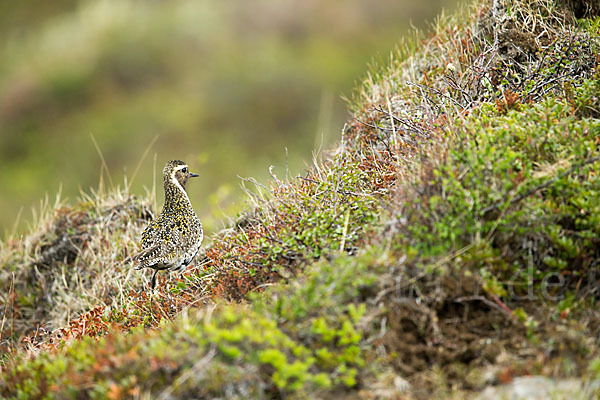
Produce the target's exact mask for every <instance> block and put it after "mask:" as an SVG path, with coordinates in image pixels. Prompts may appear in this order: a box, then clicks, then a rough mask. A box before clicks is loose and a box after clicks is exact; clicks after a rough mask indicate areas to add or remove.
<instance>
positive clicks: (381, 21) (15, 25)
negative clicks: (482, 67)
mask: <svg viewBox="0 0 600 400" xmlns="http://www.w3.org/2000/svg"><path fill="white" fill-rule="evenodd" d="M456 2H457V0H421V1H413V0H399V1H386V0H344V1H342V0H330V1H316V0H281V1H271V0H256V1H252V2H248V1H242V0H237V1H227V2H224V1H221V2H218V1H206V0H172V1H150V0H138V1H132V0H101V1H100V0H94V1H77V0H53V1H47V2H41V1H32V0H24V1H18V2H8V1H5V2H1V3H0V38H1V42H0V46H1V47H0V187H1V189H0V190H1V194H0V209H1V210H2V213H0V234H1V235H3V236H6V235H9V234H11V232H13V227H14V228H15V232H16V233H21V232H23V231H24V230H25V229H26V228H27V226H28V222H29V221H31V212H32V211H31V210H32V208H34V207H36V206H37V205H38V204H39V201H40V199H41V198H43V197H44V196H45V195H46V194H48V195H49V197H50V198H51V199H53V198H54V196H55V194H56V193H57V192H58V191H59V188H62V197H63V198H67V199H69V200H71V201H73V200H74V198H76V196H77V195H78V194H79V192H80V190H84V191H89V190H90V187H98V183H99V179H100V174H101V172H102V169H101V165H102V164H101V159H100V156H99V155H98V152H97V150H96V147H95V144H94V140H95V141H96V142H97V144H98V147H99V148H100V150H101V153H102V155H103V157H104V158H105V160H106V164H107V166H108V170H109V172H110V175H111V178H112V180H113V182H115V185H116V184H119V185H123V182H124V176H128V177H129V178H130V179H131V178H132V175H133V173H134V171H135V169H136V167H137V166H138V164H139V163H140V161H141V160H142V155H143V154H144V152H145V151H146V149H148V148H149V152H148V156H147V157H146V158H145V159H144V160H143V162H142V163H141V165H140V169H139V173H138V174H137V175H136V176H135V179H134V180H133V182H132V185H131V190H132V191H133V192H134V193H140V194H143V193H144V191H145V189H144V188H150V187H152V184H153V179H154V174H155V172H156V179H157V185H158V189H159V190H157V194H158V202H159V205H160V203H161V202H162V189H161V185H162V177H161V176H160V171H161V169H162V166H163V165H164V163H165V162H166V161H168V160H170V159H175V158H177V159H182V160H185V161H187V162H188V163H189V164H190V166H191V168H192V170H193V171H196V172H198V173H200V178H198V179H197V180H195V181H192V183H191V184H190V185H189V187H188V188H189V194H190V198H191V199H192V203H193V205H194V207H195V209H196V211H197V213H198V214H199V216H200V217H201V219H202V220H203V222H204V225H205V228H206V230H207V233H208V234H210V233H211V232H214V231H215V230H218V229H220V228H221V227H222V222H221V221H222V220H223V219H224V218H223V215H224V214H228V215H231V214H233V213H234V212H235V211H236V210H235V207H239V206H233V205H232V204H233V201H234V199H236V198H238V197H239V194H240V192H241V189H240V180H239V178H238V175H240V176H244V177H249V176H251V177H255V178H257V179H258V180H259V181H265V180H266V178H267V177H268V168H269V166H270V165H274V166H275V173H276V174H277V175H278V176H279V177H283V176H285V170H286V162H287V164H289V171H290V174H291V175H297V174H299V173H301V172H302V171H303V169H304V168H305V165H306V164H305V163H307V162H310V161H311V159H312V154H313V151H315V149H319V148H321V147H322V148H327V146H329V145H331V143H332V142H334V141H335V140H338V138H339V132H340V130H341V128H342V126H343V123H344V121H346V120H347V119H348V117H349V115H348V113H347V111H346V107H345V104H344V101H343V100H342V96H343V95H350V94H351V92H352V89H353V87H354V86H355V85H356V84H357V82H359V81H360V79H362V77H363V76H364V75H365V73H366V70H367V65H368V64H369V63H370V62H372V61H379V60H383V61H384V60H385V59H386V58H387V57H388V54H389V52H390V50H391V49H392V48H393V47H394V45H395V44H396V43H397V42H398V41H399V40H400V37H401V36H403V35H406V34H408V33H409V32H410V30H411V24H412V25H413V26H416V27H424V26H425V25H426V22H432V21H433V20H434V18H435V16H436V15H438V14H439V13H440V12H441V10H442V8H444V9H446V10H449V9H452V8H453V7H454V6H455V3H456ZM155 138H156V140H155V141H154V139H155ZM150 144H152V145H151V147H149V145H150ZM286 148H287V149H288V156H287V161H286V150H285V149H286ZM155 158H156V171H155ZM105 181H108V179H106V178H105ZM238 204H239V203H238ZM20 212H21V214H22V215H21V217H20V218H18V219H17V215H19V213H20ZM17 220H18V222H17Z"/></svg>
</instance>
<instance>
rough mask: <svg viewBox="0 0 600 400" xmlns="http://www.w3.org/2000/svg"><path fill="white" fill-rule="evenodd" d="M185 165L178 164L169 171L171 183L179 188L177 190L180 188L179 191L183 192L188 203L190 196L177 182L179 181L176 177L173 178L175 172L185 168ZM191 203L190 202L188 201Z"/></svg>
mask: <svg viewBox="0 0 600 400" xmlns="http://www.w3.org/2000/svg"><path fill="white" fill-rule="evenodd" d="M186 167H187V165H180V166H179V167H177V168H175V169H174V170H173V172H171V182H173V184H174V185H175V186H176V187H177V188H179V190H181V193H183V195H184V196H185V198H186V199H187V201H188V203H190V198H189V197H188V195H187V193H186V191H185V189H184V188H183V187H182V186H181V184H180V183H179V181H178V180H177V178H175V172H177V171H180V170H182V169H183V168H186ZM190 204H191V203H190Z"/></svg>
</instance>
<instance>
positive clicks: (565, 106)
mask: <svg viewBox="0 0 600 400" xmlns="http://www.w3.org/2000/svg"><path fill="white" fill-rule="evenodd" d="M598 54H600V10H598V8H597V7H596V6H595V3H594V2H586V1H577V2H575V1H573V2H558V1H553V0H536V1H521V0H494V1H477V2H475V3H474V4H473V6H472V7H471V8H469V9H468V10H465V12H463V13H461V14H457V15H456V16H449V17H443V18H440V20H439V21H438V22H437V24H436V25H435V27H434V30H433V32H432V33H431V34H429V35H427V36H423V37H421V38H418V39H417V40H415V41H414V42H410V43H408V44H406V45H403V46H400V47H399V49H398V51H397V52H395V53H394V54H393V56H392V59H391V62H390V63H389V64H388V65H377V66H373V67H372V69H371V72H370V73H369V75H368V77H367V78H366V79H365V81H364V82H363V84H362V85H361V86H360V88H359V89H358V90H357V92H356V94H355V97H354V98H353V99H352V100H351V103H350V107H351V109H352V112H353V118H352V119H351V120H350V121H349V122H348V123H347V124H346V126H345V127H344V129H343V131H342V134H341V141H340V145H339V146H338V147H337V148H336V149H334V151H332V152H331V153H330V154H329V155H328V156H327V157H324V161H320V160H316V159H315V160H314V163H313V166H312V167H311V168H310V170H308V171H307V172H306V173H305V174H304V175H302V176H299V177H290V176H288V174H287V171H285V172H282V173H279V175H278V173H277V171H276V170H271V178H272V179H271V180H270V181H269V182H268V183H265V184H262V183H259V182H257V181H254V180H251V179H250V180H247V181H245V185H246V192H247V194H248V196H247V197H248V205H247V208H246V210H245V211H244V212H242V213H240V214H239V215H238V216H237V218H235V219H232V220H231V221H230V223H229V227H228V228H227V229H225V230H223V231H222V232H220V233H218V234H216V235H214V237H213V238H212V240H211V243H210V245H208V246H207V247H206V248H205V250H204V251H203V253H202V254H201V255H199V256H198V257H197V259H196V263H195V265H194V267H193V268H191V269H190V270H189V271H187V272H186V273H185V274H184V276H183V277H178V276H172V277H167V276H164V277H161V279H160V280H159V284H158V287H159V289H158V291H157V293H155V294H150V293H148V292H147V291H146V290H145V286H144V285H145V284H147V280H148V276H141V274H139V273H133V272H132V271H131V268H130V266H129V265H128V264H127V262H126V260H127V258H128V257H130V256H131V255H132V254H133V253H135V251H136V249H137V247H136V246H137V245H136V240H137V238H138V237H139V234H140V233H141V230H142V229H143V227H144V225H145V223H147V221H148V220H149V218H151V217H152V215H153V214H154V213H155V212H156V209H155V206H154V204H153V203H154V200H153V199H152V198H151V196H147V197H143V198H142V197H136V196H134V195H133V194H131V193H128V192H127V191H126V190H122V191H120V192H114V191H105V190H99V191H98V192H97V193H94V194H92V195H90V196H87V197H86V198H84V199H82V201H81V202H80V203H78V204H77V205H75V206H72V207H70V206H61V205H54V206H46V207H45V208H44V212H43V213H42V215H41V216H40V218H39V221H38V223H37V224H36V226H37V227H38V229H37V230H35V231H34V232H32V233H31V235H29V236H27V237H26V238H25V240H23V241H6V242H4V243H3V244H2V250H1V253H0V254H1V258H0V262H1V265H2V270H1V274H2V279H1V280H0V285H1V289H2V291H1V293H2V295H1V296H2V297H0V299H1V301H2V304H1V307H2V309H3V319H2V326H1V329H0V333H1V334H2V345H3V360H2V371H1V374H0V383H1V384H2V385H1V386H0V387H1V389H0V395H2V396H4V397H15V398H36V397H37V398H45V397H49V398H51V397H56V398H113V399H117V398H127V397H133V398H150V397H152V398H165V399H166V398H189V397H191V396H194V397H224V398H248V397H251V398H282V397H290V398H306V397H307V396H309V397H312V398H333V397H342V396H345V397H354V398H367V399H370V398H407V399H411V398H414V399H421V398H432V397H433V398H466V397H475V396H478V395H480V394H481V393H482V391H483V390H484V389H489V388H491V387H495V386H502V385H504V384H509V383H510V382H511V381H513V380H516V379H517V378H518V377H521V376H527V375H542V376H546V377H550V378H552V379H554V380H555V381H566V380H570V381H571V382H572V381H574V382H576V385H575V389H573V388H572V387H571V389H569V390H570V392H568V393H555V394H554V395H555V397H557V398H561V396H562V397H564V398H573V397H576V396H579V398H586V397H591V396H594V395H598V394H599V393H598V390H599V388H600V385H599V384H598V382H599V380H600V352H599V349H598V346H599V345H600V342H599V340H600V339H599V337H600V311H598V301H599V299H600V275H599V271H598V265H599V262H600V253H599V252H598V249H599V248H600V247H599V243H598V234H599V233H600V232H599V231H600V195H599V193H600V192H599V189H600V177H599V175H598V168H599V166H600V154H599V152H598V147H599V145H600V119H599V118H600V67H599V64H600V58H599V57H598ZM557 390H558V389H557Z"/></svg>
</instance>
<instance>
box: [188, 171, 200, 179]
mask: <svg viewBox="0 0 600 400" xmlns="http://www.w3.org/2000/svg"><path fill="white" fill-rule="evenodd" d="M197 176H200V175H198V174H195V173H193V172H190V178H195V177H197Z"/></svg>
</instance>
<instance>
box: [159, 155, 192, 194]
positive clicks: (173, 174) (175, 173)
mask: <svg viewBox="0 0 600 400" xmlns="http://www.w3.org/2000/svg"><path fill="white" fill-rule="evenodd" d="M196 176H198V174H194V173H193V172H190V169H189V167H188V166H187V164H186V163H184V162H183V161H181V160H172V161H169V162H168V163H167V165H165V168H164V169H163V180H164V183H165V186H166V185H167V184H169V183H172V184H173V185H175V186H179V187H180V188H181V189H182V190H184V191H185V184H186V183H187V181H188V179H189V178H194V177H196Z"/></svg>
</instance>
